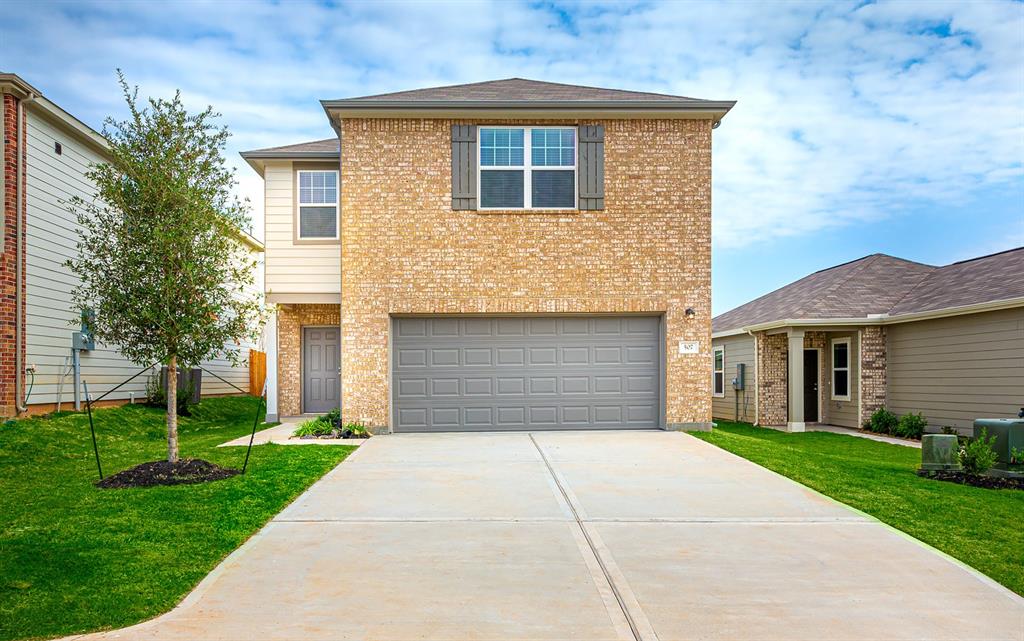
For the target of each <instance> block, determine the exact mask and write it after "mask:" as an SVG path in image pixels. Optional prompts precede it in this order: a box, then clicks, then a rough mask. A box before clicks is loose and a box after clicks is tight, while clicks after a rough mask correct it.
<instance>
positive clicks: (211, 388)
mask: <svg viewBox="0 0 1024 641" xmlns="http://www.w3.org/2000/svg"><path fill="white" fill-rule="evenodd" d="M0 102H2V105H3V110H2V113H3V119H2V124H3V135H2V136H0V158H3V172H2V173H0V193H3V195H4V199H3V208H2V222H0V229H3V234H4V235H3V243H2V251H0V292H2V295H0V417H5V418H6V417H10V416H15V415H16V414H21V413H25V412H28V413H42V412H48V411H51V410H54V409H56V408H57V407H58V404H63V405H61V407H62V408H63V409H70V408H71V407H74V404H75V400H76V398H82V397H81V394H80V391H81V389H80V386H76V385H75V379H76V374H75V369H76V367H75V350H74V349H73V347H74V346H75V343H74V335H75V334H76V333H77V332H80V331H81V330H82V324H81V320H82V311H83V310H80V309H76V308H75V306H74V305H73V304H72V300H71V292H72V291H73V290H74V288H75V286H76V285H77V284H78V277H77V275H76V274H74V273H73V272H71V271H70V270H69V269H68V268H67V266H66V265H65V264H64V263H65V261H66V260H67V259H69V258H71V257H73V256H75V255H76V254H77V251H78V249H77V246H76V243H77V241H78V221H77V220H76V218H75V216H74V214H72V213H71V212H70V211H69V210H68V207H67V202H68V201H69V200H70V199H71V198H72V197H74V196H81V197H83V198H91V197H92V195H93V193H94V191H93V186H92V185H91V184H90V183H89V180H88V178H87V177H86V175H85V174H86V171H87V170H88V168H89V166H90V165H92V164H95V163H102V162H105V161H106V160H108V159H109V154H108V151H107V142H106V139H105V138H103V136H101V135H100V134H99V133H97V132H96V131H94V130H93V129H92V128H90V127H89V126H88V125H86V124H84V123H82V122H81V121H80V120H78V119H77V118H75V117H74V116H72V115H71V114H69V113H68V112H66V111H64V110H63V109H62V108H61V107H60V106H58V105H57V104H55V103H53V102H51V101H50V100H49V99H47V98H46V96H44V95H43V94H42V92H40V91H39V90H38V89H36V88H34V87H33V86H32V85H30V84H28V83H27V82H26V81H25V80H24V79H22V78H21V77H19V76H17V75H14V74H10V73H0ZM239 241H240V242H242V243H243V244H244V245H245V246H246V247H248V248H249V249H250V250H251V251H253V252H255V253H257V254H258V253H259V252H261V251H262V249H263V246H262V244H261V243H260V242H259V241H257V240H256V239H255V238H252V237H251V236H249V235H248V234H244V233H240V234H239ZM19 263H20V268H19ZM258 288H259V290H262V285H261V284H260V285H258ZM252 293H258V292H255V291H254V292H252ZM225 347H226V349H230V350H236V349H237V350H244V351H246V352H247V351H248V350H249V349H250V348H255V347H257V345H256V344H248V343H246V344H241V345H227V346H225ZM77 352H78V353H77V357H78V359H77V362H78V367H77V369H78V378H80V379H81V380H83V381H85V382H86V383H88V386H89V391H90V393H91V394H92V395H93V397H97V396H99V395H100V394H103V393H105V392H107V391H108V390H111V389H112V388H114V387H115V386H116V385H117V384H118V383H120V382H122V381H123V380H125V379H126V378H128V377H130V376H131V375H132V374H135V373H136V372H138V371H139V369H140V368H141V367H145V365H146V364H139V363H132V362H131V361H129V360H128V359H127V358H125V357H124V356H123V355H122V354H121V353H120V352H119V351H118V350H117V349H116V347H115V346H108V345H101V344H97V345H92V346H91V349H82V350H77ZM201 365H202V367H204V368H206V369H207V370H208V371H211V372H214V373H216V374H217V375H218V376H221V377H223V378H224V379H225V380H228V381H231V382H232V383H233V384H234V385H238V386H239V387H242V388H246V387H248V385H249V371H248V367H242V366H239V367H232V365H231V362H230V361H229V360H227V359H225V358H216V359H212V360H210V361H207V362H204V363H202V364H201ZM146 380H147V377H146V375H145V374H143V375H142V376H139V377H137V378H135V379H134V380H132V381H131V382H130V383H128V384H126V385H124V386H123V387H121V388H119V389H118V390H117V391H115V392H114V393H113V394H111V395H110V396H109V397H108V399H109V404H118V403H124V402H127V401H130V400H133V399H138V400H142V399H144V398H145V394H146ZM76 387H77V388H79V395H78V396H77V397H76V394H75V390H76ZM233 393H236V391H235V389H234V388H232V387H231V386H229V385H227V384H225V383H223V382H221V381H218V380H217V379H215V378H213V377H212V376H204V379H203V394H204V395H210V394H233Z"/></svg>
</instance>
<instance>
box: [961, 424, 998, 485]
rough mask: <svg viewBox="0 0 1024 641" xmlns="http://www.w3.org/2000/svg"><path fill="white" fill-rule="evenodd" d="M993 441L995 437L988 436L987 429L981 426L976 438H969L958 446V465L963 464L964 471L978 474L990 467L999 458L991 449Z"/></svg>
mask: <svg viewBox="0 0 1024 641" xmlns="http://www.w3.org/2000/svg"><path fill="white" fill-rule="evenodd" d="M995 442H996V437H994V436H993V437H991V438H989V436H988V430H986V429H985V428H982V429H981V434H980V435H979V436H978V438H975V439H971V440H970V441H968V442H967V444H966V445H964V446H963V447H962V448H960V465H962V466H963V468H964V472H966V473H968V474H974V475H980V474H984V473H985V472H988V471H989V470H990V469H992V466H993V465H995V464H996V461H997V460H999V457H998V455H997V454H996V451H995V450H994V449H992V445H993V444H994V443H995Z"/></svg>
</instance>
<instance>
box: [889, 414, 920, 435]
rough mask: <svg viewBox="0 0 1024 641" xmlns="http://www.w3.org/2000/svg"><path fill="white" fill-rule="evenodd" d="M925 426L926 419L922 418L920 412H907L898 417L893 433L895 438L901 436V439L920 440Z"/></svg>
mask: <svg viewBox="0 0 1024 641" xmlns="http://www.w3.org/2000/svg"><path fill="white" fill-rule="evenodd" d="M926 425H928V419H926V418H925V417H924V416H922V415H921V413H920V412H918V413H917V414H914V413H913V412H907V413H906V414H904V415H903V416H901V417H900V420H899V422H898V423H897V424H896V429H895V431H894V432H893V433H894V434H895V435H896V436H902V437H903V438H916V439H920V438H921V435H922V434H924V428H925V426H926Z"/></svg>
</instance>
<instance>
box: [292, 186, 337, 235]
mask: <svg viewBox="0 0 1024 641" xmlns="http://www.w3.org/2000/svg"><path fill="white" fill-rule="evenodd" d="M298 227H299V234H298V237H299V239H300V240H336V239H337V238H338V172H337V171H333V170H317V171H300V172H299V212H298Z"/></svg>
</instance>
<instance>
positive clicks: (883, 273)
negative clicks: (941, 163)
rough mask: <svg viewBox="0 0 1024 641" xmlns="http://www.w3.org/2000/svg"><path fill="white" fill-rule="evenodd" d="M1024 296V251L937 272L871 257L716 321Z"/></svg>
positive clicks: (740, 322) (745, 322) (737, 322)
mask: <svg viewBox="0 0 1024 641" xmlns="http://www.w3.org/2000/svg"><path fill="white" fill-rule="evenodd" d="M1022 296H1024V247H1021V248H1018V249H1015V250H1011V251H1007V252H1002V253H1000V254H994V255H992V256H983V257H981V258H976V259H973V260H969V261H963V262H960V263H953V264H952V265H947V266H945V267H934V266H931V265H924V264H921V263H915V262H912V261H909V260H904V259H902V258H896V257H894V256H888V255H886V254H872V255H871V256H866V257H864V258H861V259H859V260H855V261H853V262H850V263H844V264H842V265H837V266H835V267H832V268H830V269H823V270H821V271H819V272H815V273H813V274H811V275H809V276H806V277H804V278H801V279H800V280H798V281H796V282H794V283H790V284H789V285H786V286H785V287H782V288H781V289H777V290H775V291H773V292H771V293H768V294H765V295H764V296H761V297H760V298H756V299H754V300H752V301H750V302H749V303H746V304H745V305H741V306H739V307H737V308H735V309H732V310H730V311H728V312H725V313H724V314H720V315H718V316H716V317H715V318H714V319H713V320H712V321H711V326H712V331H714V332H724V331H729V330H734V329H739V328H741V327H748V326H750V325H757V324H760V323H768V322H773V321H780V320H785V319H790V318H792V319H817V318H821V319H838V318H866V317H868V316H869V315H875V314H888V315H889V316H896V315H899V314H911V313H915V312H924V311H934V310H939V309H947V308H950V307H960V306H963V305H972V304H977V303H985V302H990V301H997V300H1005V299H1010V298H1017V297H1022Z"/></svg>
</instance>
